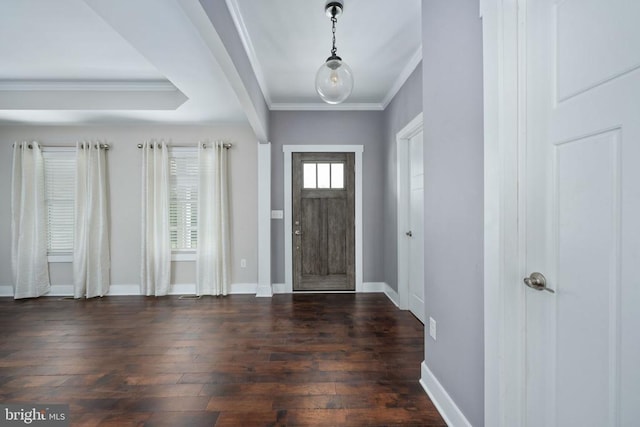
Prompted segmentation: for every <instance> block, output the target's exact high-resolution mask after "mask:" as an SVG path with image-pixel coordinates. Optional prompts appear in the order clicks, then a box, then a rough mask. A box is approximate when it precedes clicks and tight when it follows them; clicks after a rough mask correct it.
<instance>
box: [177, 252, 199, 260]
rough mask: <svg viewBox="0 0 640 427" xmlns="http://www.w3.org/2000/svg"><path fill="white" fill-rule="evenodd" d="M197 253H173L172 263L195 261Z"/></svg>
mask: <svg viewBox="0 0 640 427" xmlns="http://www.w3.org/2000/svg"><path fill="white" fill-rule="evenodd" d="M195 260H196V253H195V252H192V251H189V252H171V261H195Z"/></svg>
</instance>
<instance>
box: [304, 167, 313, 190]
mask: <svg viewBox="0 0 640 427" xmlns="http://www.w3.org/2000/svg"><path fill="white" fill-rule="evenodd" d="M302 175H303V178H302V180H303V187H304V188H316V164H315V163H304V164H303V169H302Z"/></svg>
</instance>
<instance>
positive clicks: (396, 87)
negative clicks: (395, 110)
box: [382, 44, 422, 109]
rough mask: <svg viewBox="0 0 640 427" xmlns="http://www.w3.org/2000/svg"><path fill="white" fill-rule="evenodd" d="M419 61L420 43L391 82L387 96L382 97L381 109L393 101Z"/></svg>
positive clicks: (420, 55) (420, 58)
mask: <svg viewBox="0 0 640 427" xmlns="http://www.w3.org/2000/svg"><path fill="white" fill-rule="evenodd" d="M420 61H422V44H420V46H418V49H416V51H415V52H414V53H413V55H412V56H411V59H409V62H407V65H406V66H405V67H404V69H403V70H402V72H401V73H400V74H399V75H398V78H397V79H396V81H395V82H394V83H393V86H391V89H389V92H388V93H387V96H385V97H384V100H383V101H382V106H383V109H385V108H387V107H388V106H389V104H390V103H391V101H393V98H394V97H395V96H396V95H397V94H398V92H399V91H400V89H402V86H404V84H405V83H406V82H407V79H408V78H409V77H410V76H411V74H412V73H413V71H414V70H415V69H416V67H417V66H418V64H420Z"/></svg>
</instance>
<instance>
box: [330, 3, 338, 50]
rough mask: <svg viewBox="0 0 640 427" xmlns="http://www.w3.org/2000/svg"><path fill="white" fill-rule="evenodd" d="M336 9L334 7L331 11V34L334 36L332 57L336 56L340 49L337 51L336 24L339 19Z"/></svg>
mask: <svg viewBox="0 0 640 427" xmlns="http://www.w3.org/2000/svg"><path fill="white" fill-rule="evenodd" d="M336 13H337V10H336V7H335V6H333V8H332V9H331V33H332V35H333V44H332V47H331V56H332V57H333V56H336V52H337V51H338V49H336V22H338V19H337V18H336Z"/></svg>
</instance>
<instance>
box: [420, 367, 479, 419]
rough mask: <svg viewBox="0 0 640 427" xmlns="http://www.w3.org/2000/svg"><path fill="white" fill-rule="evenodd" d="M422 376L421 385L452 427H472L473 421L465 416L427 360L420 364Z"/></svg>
mask: <svg viewBox="0 0 640 427" xmlns="http://www.w3.org/2000/svg"><path fill="white" fill-rule="evenodd" d="M420 370H421V373H422V375H421V378H420V385H422V388H424V391H426V392H427V394H428V395H429V398H430V399H431V401H432V402H433V404H434V405H435V407H436V408H437V409H438V412H440V415H442V418H444V421H445V422H446V423H447V425H448V426H450V427H472V426H471V423H470V422H469V421H468V420H467V418H466V417H465V416H464V414H463V413H462V411H461V410H460V408H458V406H457V405H456V403H455V402H454V401H453V399H451V396H449V394H448V393H447V391H446V390H445V389H444V387H442V384H440V381H438V379H437V378H436V377H435V375H433V373H432V372H431V370H430V369H429V367H428V366H427V364H426V363H425V362H422V364H421V365H420Z"/></svg>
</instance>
